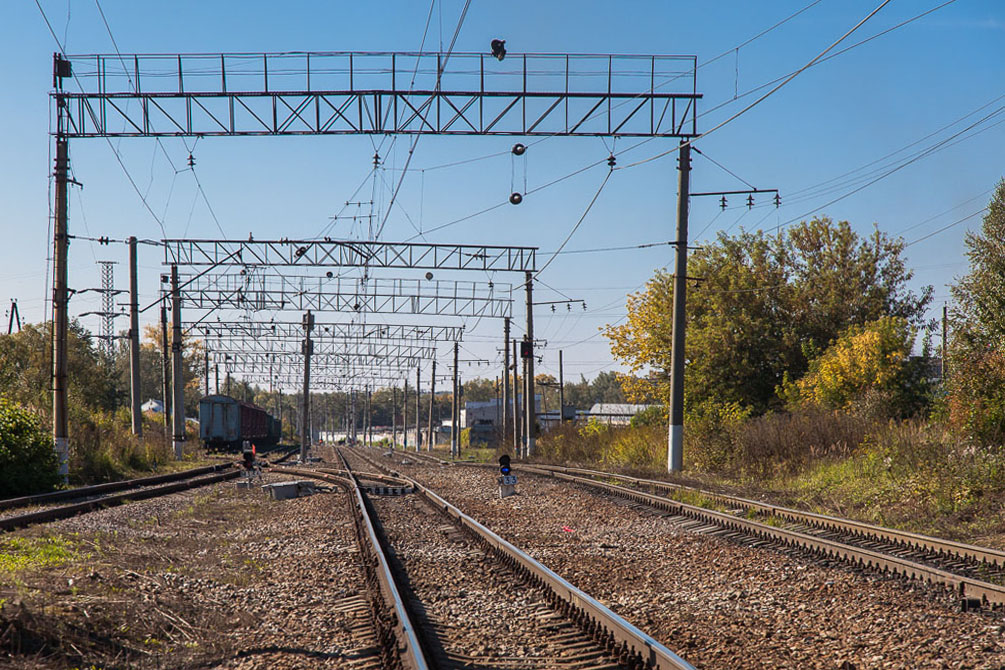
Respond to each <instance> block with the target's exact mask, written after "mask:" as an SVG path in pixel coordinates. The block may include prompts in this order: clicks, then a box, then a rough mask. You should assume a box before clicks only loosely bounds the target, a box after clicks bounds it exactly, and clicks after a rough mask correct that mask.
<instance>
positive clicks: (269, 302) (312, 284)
mask: <svg viewBox="0 0 1005 670" xmlns="http://www.w3.org/2000/svg"><path fill="white" fill-rule="evenodd" d="M179 294H180V298H181V304H182V307H190V308H195V309H221V308H226V309H241V310H251V311H261V310H298V311H306V310H313V311H317V312H343V313H350V314H353V313H369V314H430V315H436V316H461V317H483V316H488V317H498V318H503V317H509V316H511V315H512V312H513V300H512V298H510V297H509V296H510V295H511V294H512V286H511V285H509V284H492V283H479V282H466V281H444V280H436V281H424V280H420V279H377V278H371V279H368V280H365V281H364V280H362V279H351V280H346V279H342V278H332V279H328V278H324V277H284V276H281V275H255V276H245V275H229V274H225V275H202V276H196V277H193V278H192V279H191V280H189V281H187V282H185V284H183V285H182V286H181V287H180V288H179Z"/></svg>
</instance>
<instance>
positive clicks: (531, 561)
mask: <svg viewBox="0 0 1005 670" xmlns="http://www.w3.org/2000/svg"><path fill="white" fill-rule="evenodd" d="M358 455H359V456H360V457H361V458H363V459H364V460H366V461H367V462H368V463H370V464H371V465H373V466H374V467H377V468H386V466H385V465H383V464H380V463H376V462H374V461H373V460H372V459H370V458H369V457H367V456H366V455H363V454H358ZM388 470H389V471H390V472H391V475H392V476H394V477H399V478H402V479H405V480H407V481H409V482H411V484H412V486H413V487H414V488H415V490H416V492H418V493H419V494H421V495H422V496H424V497H425V498H426V499H427V500H429V501H430V502H431V503H432V504H433V505H434V506H435V507H437V508H438V509H440V510H441V511H443V512H444V513H445V514H446V515H447V516H448V517H450V518H453V519H455V520H456V522H457V523H459V524H460V525H461V526H463V527H464V528H466V529H467V530H469V531H470V532H472V533H473V534H474V535H475V537H477V538H478V539H479V540H481V541H482V542H483V543H484V544H485V545H486V546H487V547H489V548H490V549H491V550H492V552H493V553H494V554H495V555H497V556H499V557H500V558H501V559H502V560H503V561H504V562H505V563H507V564H508V565H510V566H511V567H513V568H516V569H519V570H520V571H521V572H523V573H524V574H526V575H528V577H529V579H530V581H531V582H532V583H533V584H535V585H536V586H538V587H540V588H542V589H543V590H544V591H545V592H546V593H549V594H550V595H551V596H552V599H553V602H555V603H556V604H557V605H559V606H560V608H561V609H563V610H565V612H566V613H567V614H569V615H570V616H571V618H573V619H574V620H575V621H577V623H579V624H580V625H581V626H583V627H584V628H587V629H589V630H591V631H596V635H597V636H598V637H607V638H608V639H609V641H610V642H612V643H613V644H615V645H617V646H618V647H620V649H621V656H622V658H626V659H627V658H631V657H634V659H633V660H635V661H636V663H637V665H638V666H639V667H644V668H653V669H661V670H662V669H673V670H694V666H692V665H691V664H690V663H688V662H687V661H685V660H684V659H683V658H681V657H680V656H678V655H677V654H675V653H674V652H672V651H671V650H670V649H668V648H667V647H666V646H664V645H663V644H662V643H661V642H659V641H658V640H656V639H655V638H653V637H652V636H650V635H649V634H647V633H645V632H643V631H642V630H640V629H638V628H636V627H635V626H634V625H632V624H631V623H629V622H628V621H626V620H625V619H623V618H622V617H621V616H619V615H618V614H615V613H614V612H612V611H611V610H610V609H608V608H607V607H606V606H604V605H603V604H601V603H600V602H599V601H597V600H596V599H595V598H593V597H591V596H590V595H588V594H587V593H585V592H584V591H582V590H580V589H578V588H577V587H575V586H573V585H572V584H571V583H569V582H568V581H567V580H566V579H565V578H563V577H562V576H560V575H559V574H557V573H556V572H554V571H553V570H551V569H550V568H548V567H547V566H545V565H544V564H543V563H541V562H540V561H538V560H537V559H535V558H533V557H532V556H530V555H529V554H527V553H525V552H524V551H522V550H521V549H519V548H517V547H516V546H514V545H513V544H511V543H510V542H507V541H506V540H504V539H503V538H502V537H500V536H499V535H497V534H496V533H494V532H492V531H491V530H489V529H488V528H487V527H485V526H484V525H482V524H481V523H479V522H478V521H476V520H475V519H474V518H472V517H470V516H468V515H467V514H465V513H464V512H462V511H461V510H460V509H458V508H457V507H455V506H454V505H452V504H450V503H449V502H447V501H446V500H444V499H443V498H442V497H440V496H439V495H437V494H436V493H435V492H434V491H433V490H432V489H430V488H428V487H426V486H425V485H423V484H420V483H419V482H417V481H416V480H414V479H412V478H410V477H406V476H404V475H402V474H401V473H399V472H395V471H392V470H390V469H389V468H388Z"/></svg>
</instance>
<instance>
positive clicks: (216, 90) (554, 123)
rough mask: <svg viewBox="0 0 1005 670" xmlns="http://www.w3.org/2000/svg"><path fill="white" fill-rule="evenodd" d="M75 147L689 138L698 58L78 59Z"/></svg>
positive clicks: (69, 106)
mask: <svg viewBox="0 0 1005 670" xmlns="http://www.w3.org/2000/svg"><path fill="white" fill-rule="evenodd" d="M64 58H65V61H66V62H68V64H69V65H70V66H72V73H73V76H74V78H75V79H76V81H77V82H78V83H79V85H80V88H81V89H82V90H81V91H80V92H74V93H69V92H64V91H62V90H58V91H56V93H55V94H54V96H55V97H56V100H57V104H58V105H59V106H60V107H62V108H63V109H64V110H65V112H64V113H65V116H66V127H65V129H64V132H65V133H66V135H67V136H68V137H174V136H228V135H229V136H233V135H347V134H353V135H358V134H390V133H399V134H444V135H522V136H551V135H560V136H587V137H589V136H611V135H620V136H623V137H692V136H695V135H697V131H696V124H697V114H696V103H697V100H698V99H699V98H700V97H701V96H700V95H699V94H698V93H697V77H696V69H697V68H696V65H697V63H696V60H697V59H696V57H695V56H670V55H662V56H654V55H610V54H576V55H570V54H512V53H511V54H510V55H509V56H508V57H507V58H506V60H505V61H501V62H500V61H497V60H496V59H495V58H493V57H492V56H490V55H488V54H472V53H455V54H441V53H394V52H391V53H389V52H379V53H375V52H352V53H350V52H323V53H303V52H300V53H272V54H269V53H264V54H263V53H259V54H248V53H237V54H170V55H169V54H143V55H140V54H136V55H119V54H114V55H111V54H109V55H103V54H94V55H72V56H66V57H64Z"/></svg>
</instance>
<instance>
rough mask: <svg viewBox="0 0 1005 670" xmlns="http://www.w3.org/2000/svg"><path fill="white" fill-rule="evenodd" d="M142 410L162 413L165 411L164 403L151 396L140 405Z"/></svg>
mask: <svg viewBox="0 0 1005 670" xmlns="http://www.w3.org/2000/svg"><path fill="white" fill-rule="evenodd" d="M140 410H141V411H144V412H153V413H154V414H161V413H163V412H164V403H162V402H161V401H160V400H157V399H155V398H151V399H150V400H147V401H146V402H145V403H143V404H142V405H140Z"/></svg>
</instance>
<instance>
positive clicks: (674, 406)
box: [667, 142, 691, 472]
mask: <svg viewBox="0 0 1005 670" xmlns="http://www.w3.org/2000/svg"><path fill="white" fill-rule="evenodd" d="M677 170H678V173H677V239H676V240H675V241H674V247H675V252H674V274H673V350H672V352H671V358H670V435H669V436H668V437H669V439H668V444H667V452H668V453H667V470H668V471H670V472H680V471H681V470H683V469H684V323H685V320H686V318H687V312H686V309H685V307H686V305H687V217H688V197H689V193H690V182H691V144H690V142H681V145H680V153H679V155H678V157H677Z"/></svg>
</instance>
